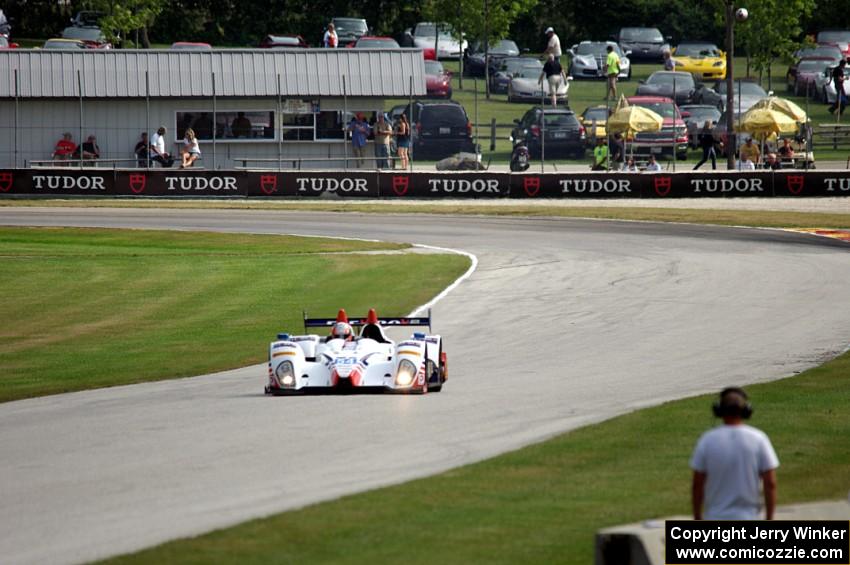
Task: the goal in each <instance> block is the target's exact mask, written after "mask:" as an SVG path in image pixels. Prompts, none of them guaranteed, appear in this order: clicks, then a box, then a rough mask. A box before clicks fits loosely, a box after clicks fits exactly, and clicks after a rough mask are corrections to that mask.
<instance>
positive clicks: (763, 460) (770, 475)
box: [691, 387, 779, 520]
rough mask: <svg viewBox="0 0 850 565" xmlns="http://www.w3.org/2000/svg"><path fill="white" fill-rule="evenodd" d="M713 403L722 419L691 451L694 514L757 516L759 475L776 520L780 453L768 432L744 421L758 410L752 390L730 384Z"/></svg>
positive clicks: (713, 517) (738, 517)
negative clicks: (750, 401)
mask: <svg viewBox="0 0 850 565" xmlns="http://www.w3.org/2000/svg"><path fill="white" fill-rule="evenodd" d="M712 408H713V411H714V415H715V416H717V417H718V418H723V425H722V426H718V427H716V428H714V429H712V430H709V431H708V432H706V433H704V434H703V435H702V437H700V439H699V442H697V446H696V448H695V449H694V453H693V456H692V457H691V469H693V472H694V473H693V483H692V489H691V503H692V504H693V512H694V520H702V519H703V518H705V519H706V520H756V519H758V516H759V510H760V509H761V508H760V506H761V505H760V503H759V481H761V483H762V484H763V486H764V505H765V518H766V519H768V520H772V519H773V513H774V510H775V508H776V468H777V467H779V459H778V458H777V457H776V452H775V451H774V450H773V445H771V443H770V439H768V437H767V435H766V434H765V433H764V432H762V431H761V430H758V429H756V428H753V427H750V426H748V425H746V424H744V420H746V419H748V418H749V417H750V416H751V415H752V412H753V408H752V406H751V405H750V403H749V399H748V398H747V393H746V392H744V391H743V389H740V388H737V387H732V388H726V389H724V390H723V392H721V393H720V398H719V399H718V401H717V402H715V403H714V405H713V407H712ZM703 504H704V505H705V511H704V512H703Z"/></svg>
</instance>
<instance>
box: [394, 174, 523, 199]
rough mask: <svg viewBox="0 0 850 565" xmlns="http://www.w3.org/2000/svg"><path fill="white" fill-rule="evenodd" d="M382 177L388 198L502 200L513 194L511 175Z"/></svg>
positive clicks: (406, 175) (403, 175)
mask: <svg viewBox="0 0 850 565" xmlns="http://www.w3.org/2000/svg"><path fill="white" fill-rule="evenodd" d="M378 177H379V178H378V181H379V184H380V188H381V196H384V197H387V198H402V197H407V198H499V197H504V196H508V194H509V191H510V175H509V174H508V173H488V172H451V173H447V172H415V173H414V172H405V171H399V172H391V173H380V174H379V175H378Z"/></svg>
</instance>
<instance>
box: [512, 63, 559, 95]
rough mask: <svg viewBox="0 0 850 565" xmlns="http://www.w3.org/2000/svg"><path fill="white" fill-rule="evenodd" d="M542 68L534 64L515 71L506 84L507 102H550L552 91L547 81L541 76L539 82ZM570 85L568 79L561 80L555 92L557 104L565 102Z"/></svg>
mask: <svg viewBox="0 0 850 565" xmlns="http://www.w3.org/2000/svg"><path fill="white" fill-rule="evenodd" d="M542 72H543V71H542V69H541V68H540V67H536V66H528V67H522V68H521V69H520V70H518V71H517V72H515V73H514V74H513V76H512V77H511V82H510V84H508V102H537V103H543V104H549V103H550V102H551V99H552V98H551V97H552V91H551V90H550V87H549V81H548V80H546V79H545V77H544V78H543V82H540V76H541V74H542ZM569 91H570V85H569V81H567V82H561V85H560V86H559V87H558V92H556V93H555V96H556V99H557V102H558V103H559V104H567V103H568V99H567V96H568V95H569Z"/></svg>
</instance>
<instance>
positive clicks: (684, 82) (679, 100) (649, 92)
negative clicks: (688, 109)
mask: <svg viewBox="0 0 850 565" xmlns="http://www.w3.org/2000/svg"><path fill="white" fill-rule="evenodd" d="M695 91H696V83H695V82H694V77H693V75H691V74H690V73H683V72H678V71H655V72H654V73H652V74H651V75H649V78H648V79H646V80H642V81H640V84H639V85H638V87H637V92H636V93H635V94H637V95H638V96H666V97H667V98H673V99H674V100H675V101H676V104H688V103H690V102H691V101H692V100H693V97H694V92H695Z"/></svg>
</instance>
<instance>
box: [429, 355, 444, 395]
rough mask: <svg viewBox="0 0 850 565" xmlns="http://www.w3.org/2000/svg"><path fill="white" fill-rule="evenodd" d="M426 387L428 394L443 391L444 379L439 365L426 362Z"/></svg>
mask: <svg viewBox="0 0 850 565" xmlns="http://www.w3.org/2000/svg"><path fill="white" fill-rule="evenodd" d="M425 377H426V378H425V386H426V387H427V390H428V392H440V391H441V390H442V389H443V377H442V374H441V371H440V367H439V365H437V364H436V363H434V362H433V361H431V360H430V359H429V360H428V361H425Z"/></svg>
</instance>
